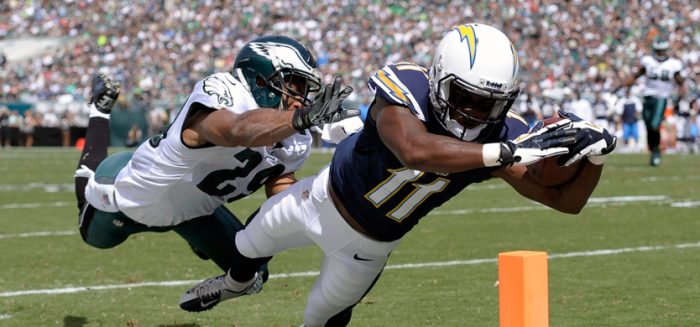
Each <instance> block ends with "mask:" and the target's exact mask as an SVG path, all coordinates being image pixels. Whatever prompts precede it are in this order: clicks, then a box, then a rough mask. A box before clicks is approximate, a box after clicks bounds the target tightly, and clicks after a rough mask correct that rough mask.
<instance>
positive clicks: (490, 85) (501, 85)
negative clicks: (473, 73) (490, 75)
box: [481, 80, 505, 90]
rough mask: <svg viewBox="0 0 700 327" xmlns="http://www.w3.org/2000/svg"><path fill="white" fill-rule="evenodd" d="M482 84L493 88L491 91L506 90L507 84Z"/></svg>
mask: <svg viewBox="0 0 700 327" xmlns="http://www.w3.org/2000/svg"><path fill="white" fill-rule="evenodd" d="M481 84H482V85H484V86H486V87H488V88H491V89H497V90H503V89H504V88H505V84H503V83H498V82H491V81H484V80H482V81H481Z"/></svg>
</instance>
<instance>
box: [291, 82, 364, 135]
mask: <svg viewBox="0 0 700 327" xmlns="http://www.w3.org/2000/svg"><path fill="white" fill-rule="evenodd" d="M350 93H352V87H349V86H345V87H343V85H342V80H341V79H340V77H336V78H335V80H334V81H333V84H326V85H324V86H323V87H322V88H321V90H320V91H319V92H318V94H316V97H315V98H314V100H313V101H312V102H311V104H310V105H308V106H307V107H306V108H303V109H298V110H296V111H295V112H294V117H293V118H292V126H293V127H294V129H296V130H298V131H303V130H305V129H307V128H309V127H311V126H316V125H319V124H328V123H335V122H337V121H341V120H343V119H346V118H350V117H354V116H358V115H359V114H360V110H359V109H345V108H343V106H342V104H343V100H345V98H347V97H348V95H350Z"/></svg>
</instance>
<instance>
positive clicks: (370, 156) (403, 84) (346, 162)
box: [330, 63, 528, 242]
mask: <svg viewBox="0 0 700 327" xmlns="http://www.w3.org/2000/svg"><path fill="white" fill-rule="evenodd" d="M426 73H427V71H426V70H425V69H424V68H422V67H420V66H417V65H415V64H410V63H400V64H396V65H388V66H386V67H384V68H383V69H382V70H380V71H378V72H377V73H375V74H374V75H373V76H372V77H371V79H370V81H369V83H368V84H369V87H370V89H372V90H373V91H374V92H375V96H376V97H381V98H383V99H385V100H386V101H388V102H389V103H391V104H395V105H398V106H402V107H405V108H407V109H406V110H410V111H411V112H412V113H413V114H414V115H416V116H417V117H418V118H419V119H420V120H421V121H423V123H424V124H425V126H426V128H427V129H428V131H429V132H431V133H436V134H443V135H447V134H445V133H446V132H445V131H444V130H443V129H442V128H441V127H440V125H439V124H438V123H437V122H436V121H435V117H434V114H433V113H431V111H432V106H431V104H430V100H429V95H428V89H429V88H428V76H427V74H426ZM527 131H528V128H527V124H526V123H525V121H524V120H523V119H522V118H520V117H519V116H517V115H515V114H514V113H509V114H508V117H507V119H506V121H505V122H504V123H503V124H502V126H501V127H500V133H493V134H492V136H491V137H490V138H489V140H487V142H499V141H504V140H507V139H514V138H516V137H517V136H519V135H521V134H523V133H526V132H527ZM498 168H499V167H486V168H480V169H474V170H470V171H465V172H461V173H452V174H436V173H429V172H422V171H418V170H412V169H408V168H406V167H405V166H404V165H402V164H401V162H400V161H399V160H398V158H396V157H395V156H394V154H393V153H392V152H391V150H389V148H387V147H386V146H385V145H384V143H383V142H382V140H381V139H380V137H379V133H378V131H377V126H376V122H375V121H374V120H373V119H372V118H371V117H370V115H367V119H366V120H365V126H364V129H362V131H361V132H359V133H355V134H353V135H351V136H349V137H348V138H346V139H345V140H343V141H342V142H340V144H339V145H338V147H337V148H336V150H335V154H334V156H333V160H332V162H331V171H330V174H331V175H330V178H331V185H332V187H333V189H334V190H335V192H336V194H337V195H338V198H339V200H340V201H341V202H342V203H343V205H344V206H345V208H346V209H347V210H348V212H349V213H350V214H351V215H352V217H353V218H354V219H355V220H356V221H357V222H358V223H359V224H361V225H362V227H363V228H364V229H365V230H366V231H367V232H368V233H369V234H370V236H372V237H374V238H376V239H377V240H380V241H387V242H388V241H393V240H397V239H399V238H401V237H402V236H403V235H404V234H406V233H407V232H408V231H409V230H411V228H413V226H415V225H416V224H417V223H418V221H419V220H420V219H421V218H422V217H424V216H426V215H427V214H428V213H429V212H430V211H431V210H433V209H434V208H436V207H439V206H440V205H442V204H443V203H445V202H446V201H447V200H449V199H450V198H452V197H453V196H455V195H457V193H459V192H460V191H461V190H462V189H464V188H465V187H467V186H468V185H469V184H472V183H478V182H482V181H484V180H487V179H489V178H490V177H491V173H493V172H494V171H495V170H496V169H498Z"/></svg>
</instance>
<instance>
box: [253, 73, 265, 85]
mask: <svg viewBox="0 0 700 327" xmlns="http://www.w3.org/2000/svg"><path fill="white" fill-rule="evenodd" d="M255 86H257V87H265V86H267V83H266V82H265V79H264V78H263V77H262V76H260V75H258V76H257V77H256V78H255Z"/></svg>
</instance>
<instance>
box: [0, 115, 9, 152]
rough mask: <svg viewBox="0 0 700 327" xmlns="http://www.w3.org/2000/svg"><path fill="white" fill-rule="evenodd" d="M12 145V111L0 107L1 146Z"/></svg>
mask: <svg viewBox="0 0 700 327" xmlns="http://www.w3.org/2000/svg"><path fill="white" fill-rule="evenodd" d="M6 145H7V146H9V145H10V110H9V109H7V106H4V105H0V146H2V147H3V148H5V146H6Z"/></svg>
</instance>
